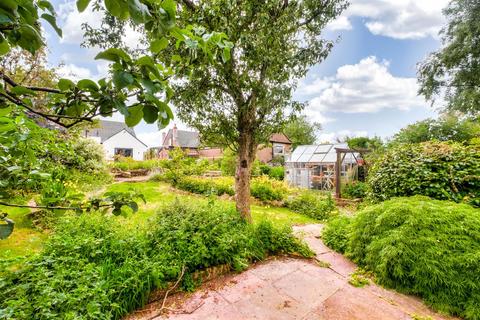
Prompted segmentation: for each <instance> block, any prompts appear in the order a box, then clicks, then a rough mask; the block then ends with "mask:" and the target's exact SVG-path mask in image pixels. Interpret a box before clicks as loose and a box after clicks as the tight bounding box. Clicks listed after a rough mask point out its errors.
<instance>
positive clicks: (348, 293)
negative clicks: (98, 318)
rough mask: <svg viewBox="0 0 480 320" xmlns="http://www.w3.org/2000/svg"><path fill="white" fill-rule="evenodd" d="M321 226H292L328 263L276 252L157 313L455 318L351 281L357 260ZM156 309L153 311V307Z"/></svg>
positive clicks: (346, 319)
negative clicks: (329, 242)
mask: <svg viewBox="0 0 480 320" xmlns="http://www.w3.org/2000/svg"><path fill="white" fill-rule="evenodd" d="M322 227H323V226H322V225H307V226H303V227H296V228H294V229H295V232H296V233H297V234H298V235H300V236H302V237H304V239H305V241H306V242H307V243H308V244H309V245H310V247H311V248H312V249H313V250H314V251H315V252H316V254H317V258H318V259H319V260H321V261H324V262H328V263H329V264H330V266H329V267H328V268H327V267H321V266H320V265H319V264H318V263H316V262H315V261H314V260H306V259H295V258H285V257H284V258H273V259H270V260H268V261H266V262H263V263H259V264H257V265H255V266H253V267H252V268H250V269H249V270H247V271H245V272H243V273H241V274H237V275H228V276H224V277H220V278H219V279H217V280H216V282H215V281H213V282H211V283H210V284H209V283H207V284H204V285H203V286H202V287H201V288H200V289H199V290H197V291H196V292H195V293H193V294H190V295H186V296H185V297H184V299H183V300H181V301H180V302H179V303H178V305H177V304H175V303H173V302H171V303H170V304H167V305H168V306H169V307H170V309H175V312H171V313H170V314H164V315H162V316H158V317H156V318H155V319H157V320H159V319H174V320H175V319H179V320H180V319H182V320H183V319H194V320H195V319H199V320H200V319H202V320H204V319H226V320H237V319H242V320H245V319H247V320H248V319H267V320H268V319H272V320H274V319H275V320H277V319H280V320H281V319H285V320H296V319H299V320H310V319H317V320H318V319H322V320H323V319H326V320H355V319H357V320H377V319H378V320H389V319H391V320H403V319H414V317H425V319H432V320H434V319H438V320H449V319H455V318H452V317H447V316H442V315H440V314H438V313H435V312H433V311H432V310H430V309H429V308H428V307H427V306H425V305H424V304H423V303H422V302H421V300H420V299H419V298H417V297H411V296H407V295H402V294H400V293H397V292H394V291H390V290H387V289H384V288H381V287H379V286H377V285H375V284H371V285H368V286H365V287H363V288H355V287H353V286H352V285H350V284H349V283H348V280H349V276H350V274H351V273H352V272H353V271H354V270H355V268H356V266H355V265H354V264H353V263H352V262H351V261H349V260H348V259H346V258H345V257H343V256H342V255H340V254H338V253H335V252H332V251H331V250H330V249H328V248H327V247H325V245H324V244H323V243H322V241H321V240H320V239H319V238H318V235H319V234H320V231H321V229H322ZM212 283H213V284H212ZM171 298H172V299H174V297H171ZM170 300H171V299H170ZM149 310H152V308H149ZM152 312H153V314H155V307H153V310H152ZM428 317H430V318H428ZM136 319H152V317H151V316H146V317H143V318H142V317H140V318H136Z"/></svg>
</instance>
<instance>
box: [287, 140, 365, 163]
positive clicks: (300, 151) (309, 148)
mask: <svg viewBox="0 0 480 320" xmlns="http://www.w3.org/2000/svg"><path fill="white" fill-rule="evenodd" d="M335 148H348V146H347V144H345V143H339V144H320V145H305V146H298V147H297V148H295V150H294V151H293V152H292V154H291V155H290V159H288V160H287V161H286V162H287V163H329V164H332V163H335V162H336V161H337V151H336V150H335ZM358 158H360V154H359V153H354V154H352V153H347V154H346V155H345V157H344V159H343V163H356V162H357V160H356V159H358Z"/></svg>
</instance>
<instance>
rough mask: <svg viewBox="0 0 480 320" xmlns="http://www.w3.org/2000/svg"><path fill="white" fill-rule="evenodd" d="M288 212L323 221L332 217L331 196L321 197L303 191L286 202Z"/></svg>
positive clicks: (332, 204) (333, 206)
mask: <svg viewBox="0 0 480 320" xmlns="http://www.w3.org/2000/svg"><path fill="white" fill-rule="evenodd" d="M286 206H287V208H289V209H290V210H292V211H294V212H296V213H300V214H304V215H306V216H309V217H312V218H314V219H318V220H325V219H328V218H330V217H331V216H332V214H333V212H334V210H335V203H334V202H333V199H332V196H331V195H328V196H327V197H322V196H320V195H319V194H318V193H316V192H313V191H304V192H302V193H300V194H299V195H298V196H296V197H294V198H293V199H291V200H289V201H287V202H286Z"/></svg>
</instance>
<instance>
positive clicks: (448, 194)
mask: <svg viewBox="0 0 480 320" xmlns="http://www.w3.org/2000/svg"><path fill="white" fill-rule="evenodd" d="M367 182H368V185H369V191H368V196H369V198H370V199H372V200H374V201H383V200H386V199H389V198H392V197H399V196H412V195H425V196H429V197H432V198H436V199H440V200H453V201H456V202H461V201H464V202H467V203H470V204H472V205H475V206H480V198H479V195H480V145H468V146H464V145H461V144H458V143H447V142H425V143H421V144H404V145H399V146H395V147H392V148H390V149H388V150H387V151H386V152H385V154H384V155H382V156H381V157H380V158H379V159H377V161H376V162H375V164H374V165H373V166H372V168H371V169H370V171H369V176H368V179H367Z"/></svg>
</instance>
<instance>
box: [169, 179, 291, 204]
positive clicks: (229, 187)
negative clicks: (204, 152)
mask: <svg viewBox="0 0 480 320" xmlns="http://www.w3.org/2000/svg"><path fill="white" fill-rule="evenodd" d="M234 185H235V181H234V179H233V177H218V178H207V177H194V176H185V177H182V178H181V179H180V180H179V181H178V182H177V183H176V184H175V186H176V187H177V188H179V189H181V190H185V191H189V192H192V193H198V194H203V195H210V194H214V195H218V196H221V195H223V194H228V195H230V196H233V195H234V194H235V186H234ZM250 191H251V193H252V196H253V197H255V198H257V199H259V200H261V201H281V200H283V199H284V198H285V197H286V195H287V194H288V187H287V185H286V184H285V183H284V182H281V181H277V180H272V179H269V178H267V177H265V176H261V177H256V178H253V179H252V180H251V185H250Z"/></svg>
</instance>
